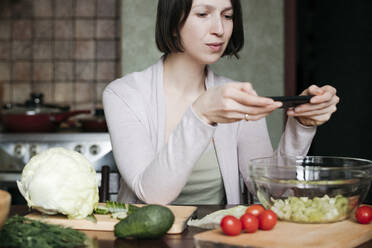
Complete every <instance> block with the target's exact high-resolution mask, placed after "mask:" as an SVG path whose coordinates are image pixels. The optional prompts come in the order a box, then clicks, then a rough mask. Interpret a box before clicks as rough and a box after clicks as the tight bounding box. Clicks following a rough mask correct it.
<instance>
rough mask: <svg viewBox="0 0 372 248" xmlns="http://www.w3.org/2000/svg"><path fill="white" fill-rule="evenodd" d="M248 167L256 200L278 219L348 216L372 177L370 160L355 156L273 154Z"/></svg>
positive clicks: (312, 220)
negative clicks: (271, 211)
mask: <svg viewBox="0 0 372 248" xmlns="http://www.w3.org/2000/svg"><path fill="white" fill-rule="evenodd" d="M248 166H249V173H250V178H249V179H248V181H250V182H251V183H252V188H251V189H252V190H253V191H254V193H255V194H256V197H257V199H258V200H259V201H260V202H261V203H262V204H263V205H264V207H265V208H268V209H271V210H273V211H274V212H275V213H276V214H277V216H278V218H279V219H281V220H285V221H291V222H297V223H331V222H336V221H341V220H344V219H347V218H348V217H349V216H350V215H351V213H352V211H353V210H354V209H355V208H356V207H357V206H358V204H360V203H362V201H363V200H364V198H365V196H366V194H367V193H368V190H369V187H370V184H371V179H372V161H370V160H365V159H357V158H343V157H324V156H293V157H291V156H280V157H278V156H274V157H267V158H258V159H253V160H251V161H250V162H249V165H248Z"/></svg>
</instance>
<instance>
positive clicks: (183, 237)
mask: <svg viewBox="0 0 372 248" xmlns="http://www.w3.org/2000/svg"><path fill="white" fill-rule="evenodd" d="M197 207H198V209H197V211H196V217H197V218H202V217H204V216H205V215H207V214H209V213H211V212H213V211H216V210H219V209H224V208H227V207H232V206H231V205H226V206H222V205H202V206H197ZM28 213H29V210H28V208H27V206H24V205H14V206H12V207H11V211H10V215H14V214H19V215H26V214H28ZM204 231H206V230H205V229H200V228H196V227H187V228H186V230H185V231H184V232H183V233H182V234H174V235H164V236H163V238H161V239H158V240H136V239H116V238H115V236H114V234H113V232H101V231H100V232H98V231H84V232H85V233H86V234H87V235H88V236H89V237H91V238H94V239H96V240H97V242H98V244H99V247H107V248H108V247H115V248H121V247H122V248H124V247H125V248H128V247H131V248H135V247H153V248H155V247H170V248H172V247H177V248H183V247H194V239H193V237H194V235H195V234H197V233H200V232H204ZM345 235H347V234H345ZM276 238H278V237H276ZM330 242H332V241H330ZM299 245H300V244H299ZM208 247H216V248H217V247H218V248H221V247H230V246H227V245H223V244H218V245H217V244H216V245H214V244H212V243H211V244H209V245H208ZM299 247H300V246H299ZM370 247H372V240H370V241H368V242H367V243H364V244H363V245H360V246H358V248H370Z"/></svg>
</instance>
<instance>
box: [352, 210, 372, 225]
mask: <svg viewBox="0 0 372 248" xmlns="http://www.w3.org/2000/svg"><path fill="white" fill-rule="evenodd" d="M355 218H356V219H357V221H358V222H359V223H360V224H369V223H370V222H371V221H372V208H371V207H369V206H360V207H359V208H358V209H357V211H356V212H355Z"/></svg>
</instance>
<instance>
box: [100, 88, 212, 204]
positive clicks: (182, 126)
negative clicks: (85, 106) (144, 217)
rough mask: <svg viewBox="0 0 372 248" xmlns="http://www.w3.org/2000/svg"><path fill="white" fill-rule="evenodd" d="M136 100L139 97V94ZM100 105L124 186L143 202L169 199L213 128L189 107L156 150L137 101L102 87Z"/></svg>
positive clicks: (180, 188) (164, 201) (189, 169)
mask: <svg viewBox="0 0 372 248" xmlns="http://www.w3.org/2000/svg"><path fill="white" fill-rule="evenodd" d="M132 95H133V94H132ZM138 99H141V98H140V96H139V95H138ZM138 99H137V100H138ZM103 104H104V109H105V115H106V119H107V124H108V128H109V132H110V137H111V142H112V147H113V153H114V157H115V161H116V164H117V167H118V170H119V172H120V174H121V176H122V178H123V179H124V180H125V182H126V184H127V185H128V187H130V189H131V191H132V192H134V193H135V195H136V196H137V197H138V198H139V199H140V200H141V201H143V202H145V203H158V204H168V203H170V202H172V201H173V200H174V199H176V197H177V196H178V195H179V193H180V192H181V190H182V188H183V187H184V185H185V184H186V181H187V179H188V176H189V175H190V174H191V171H192V168H193V165H194V164H195V162H196V161H197V160H198V159H199V157H200V155H201V154H202V152H203V151H204V150H205V149H206V148H207V146H208V144H209V142H210V141H211V138H212V136H213V133H214V131H215V128H216V127H214V126H211V125H208V124H206V123H204V122H203V121H202V120H200V119H199V118H198V117H197V115H196V114H195V113H194V111H193V109H192V107H191V106H190V107H189V108H188V109H187V111H186V112H185V113H184V115H183V117H182V119H181V121H180V122H179V123H178V125H177V126H176V128H175V129H174V130H173V131H172V133H171V134H170V135H169V138H168V142H167V143H166V144H165V145H164V146H163V147H162V148H160V150H159V151H156V148H155V146H154V142H153V140H152V138H151V137H152V136H151V135H150V132H151V131H150V129H149V125H150V124H149V120H147V119H146V118H150V117H149V116H147V117H145V116H146V115H141V114H140V113H141V112H142V113H143V111H141V110H139V111H138V109H139V108H140V107H139V106H140V105H141V102H138V103H137V104H136V106H134V105H133V103H130V102H128V99H126V98H125V97H123V96H122V95H119V94H117V93H116V92H115V90H113V89H110V87H106V89H105V91H104V93H103Z"/></svg>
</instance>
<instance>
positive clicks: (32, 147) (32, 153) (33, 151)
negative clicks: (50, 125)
mask: <svg viewBox="0 0 372 248" xmlns="http://www.w3.org/2000/svg"><path fill="white" fill-rule="evenodd" d="M39 151H40V149H39V146H38V145H30V158H32V157H33V156H35V155H36V154H38V153H39Z"/></svg>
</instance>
